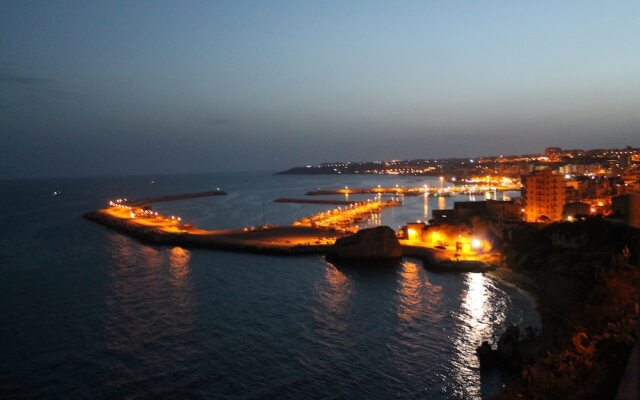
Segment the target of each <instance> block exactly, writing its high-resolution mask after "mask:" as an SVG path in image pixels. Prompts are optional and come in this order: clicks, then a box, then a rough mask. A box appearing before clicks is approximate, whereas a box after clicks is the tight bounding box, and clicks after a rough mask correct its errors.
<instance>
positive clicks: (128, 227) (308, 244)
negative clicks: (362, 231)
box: [84, 211, 343, 255]
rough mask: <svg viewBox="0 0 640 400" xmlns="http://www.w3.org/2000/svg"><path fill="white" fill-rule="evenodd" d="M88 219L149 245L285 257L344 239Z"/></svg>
mask: <svg viewBox="0 0 640 400" xmlns="http://www.w3.org/2000/svg"><path fill="white" fill-rule="evenodd" d="M84 218H85V219H87V220H89V221H93V222H96V223H99V224H101V225H104V226H106V227H108V228H111V229H113V230H115V231H118V232H120V233H123V234H126V235H128V236H131V237H134V238H136V239H138V240H141V241H143V242H146V243H152V244H159V245H171V246H182V247H200V248H208V249H215V250H228V251H238V252H249V253H267V254H282V255H303V254H324V253H325V252H326V250H327V248H328V247H329V246H330V244H331V242H330V240H328V239H327V238H331V237H336V236H342V235H343V233H340V232H337V231H334V230H320V229H314V228H307V227H269V228H265V229H257V230H249V231H244V230H217V231H206V233H201V234H200V233H199V234H194V233H189V232H166V231H163V230H161V229H159V228H157V227H153V226H145V225H140V224H137V223H135V222H132V221H129V220H125V219H119V218H115V217H113V216H111V215H109V214H107V213H104V212H102V211H93V212H90V213H87V214H85V215H84Z"/></svg>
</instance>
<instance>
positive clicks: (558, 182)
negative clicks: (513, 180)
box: [522, 170, 566, 222]
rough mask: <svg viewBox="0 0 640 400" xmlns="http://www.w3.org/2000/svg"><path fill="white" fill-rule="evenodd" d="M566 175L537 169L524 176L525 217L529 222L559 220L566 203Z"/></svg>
mask: <svg viewBox="0 0 640 400" xmlns="http://www.w3.org/2000/svg"><path fill="white" fill-rule="evenodd" d="M565 190H566V189H565V183H564V176H562V175H556V174H554V173H553V172H552V171H549V170H546V171H536V172H534V173H532V174H531V175H525V176H523V177H522V197H523V198H524V202H525V206H524V219H525V221H528V222H546V221H559V220H561V219H562V207H563V206H564V203H565V196H566V194H565Z"/></svg>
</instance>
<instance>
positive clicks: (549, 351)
mask: <svg viewBox="0 0 640 400" xmlns="http://www.w3.org/2000/svg"><path fill="white" fill-rule="evenodd" d="M511 236H512V240H511V241H510V242H508V243H506V244H505V250H504V252H505V258H506V260H507V263H508V264H509V265H510V266H511V267H512V268H513V270H514V271H515V272H516V273H519V274H522V275H524V276H526V277H527V278H528V279H529V281H531V282H532V283H533V287H532V289H533V294H534V295H535V297H536V298H537V302H538V309H539V312H540V316H541V319H542V325H543V337H542V339H543V343H544V349H545V351H544V352H543V354H542V355H541V356H539V357H538V358H537V359H535V360H533V361H532V362H530V363H528V365H526V366H525V367H524V368H523V370H522V372H521V374H520V375H519V376H518V377H517V379H516V380H515V381H514V382H513V383H512V384H511V385H509V386H508V387H507V388H506V389H505V390H504V391H503V392H502V393H501V394H500V395H498V396H497V398H499V399H510V398H518V397H521V398H570V399H581V398H598V399H607V398H613V397H614V396H615V395H616V391H617V388H618V385H619V381H620V378H621V376H622V375H623V372H624V369H625V367H626V363H627V359H628V357H629V354H630V352H631V349H632V347H633V345H634V343H635V341H636V339H637V331H636V328H635V327H636V321H637V316H638V315H637V301H638V281H639V279H640V269H639V266H638V259H639V254H640V233H639V232H638V231H637V230H634V229H630V228H627V227H624V226H621V225H615V224H612V223H609V222H607V221H604V220H601V219H591V220H587V221H581V222H576V223H557V224H552V225H548V226H545V227H542V228H540V227H536V226H533V225H522V226H520V227H519V228H517V229H515V230H514V231H513V232H512V235H511Z"/></svg>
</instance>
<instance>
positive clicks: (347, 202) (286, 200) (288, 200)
mask: <svg viewBox="0 0 640 400" xmlns="http://www.w3.org/2000/svg"><path fill="white" fill-rule="evenodd" d="M273 202H274V203H300V204H332V205H337V206H350V205H352V204H358V203H359V202H357V201H355V200H353V201H352V200H326V199H317V200H311V199H291V198H280V199H275V200H274V201H273Z"/></svg>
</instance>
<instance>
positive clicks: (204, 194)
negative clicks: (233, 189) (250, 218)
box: [126, 189, 227, 207]
mask: <svg viewBox="0 0 640 400" xmlns="http://www.w3.org/2000/svg"><path fill="white" fill-rule="evenodd" d="M226 195H227V192H225V191H223V190H219V189H217V190H209V191H207V192H198V193H182V194H172V195H167V196H159V197H148V198H145V199H137V200H131V201H127V202H126V204H128V205H131V206H136V207H139V206H142V205H145V204H151V203H163V202H167V201H177V200H186V199H196V198H199V197H211V196H226Z"/></svg>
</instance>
